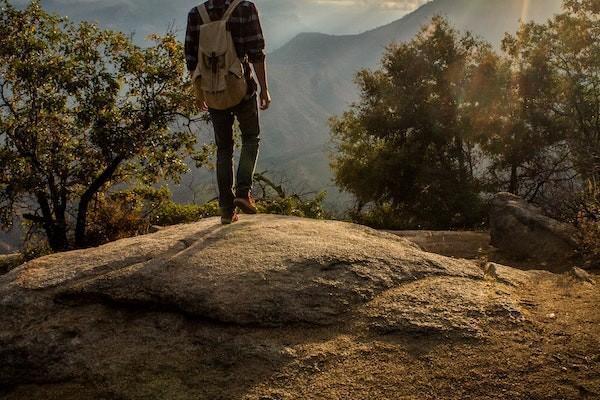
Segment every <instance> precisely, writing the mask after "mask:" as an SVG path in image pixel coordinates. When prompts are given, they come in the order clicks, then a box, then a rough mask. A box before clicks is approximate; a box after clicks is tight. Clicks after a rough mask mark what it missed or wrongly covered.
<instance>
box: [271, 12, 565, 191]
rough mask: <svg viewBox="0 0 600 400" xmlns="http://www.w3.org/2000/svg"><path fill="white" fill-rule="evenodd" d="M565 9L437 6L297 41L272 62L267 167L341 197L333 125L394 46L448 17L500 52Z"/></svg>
mask: <svg viewBox="0 0 600 400" xmlns="http://www.w3.org/2000/svg"><path fill="white" fill-rule="evenodd" d="M527 3H528V4H527ZM560 5H561V1H560V0H529V1H528V0H435V1H432V2H430V3H427V4H425V5H424V6H422V7H421V8H419V9H418V10H416V11H414V12H413V13H411V14H408V15H406V16H405V17H404V18H402V19H400V20H397V21H395V22H393V23H391V24H388V25H385V26H382V27H380V28H377V29H374V30H371V31H368V32H365V33H362V34H359V35H345V36H335V35H325V34H319V33H303V34H300V35H298V36H296V37H295V38H294V39H292V40H291V41H290V42H289V43H287V44H286V45H285V46H283V47H282V48H280V49H279V50H277V51H275V52H274V53H272V54H271V55H270V56H269V64H270V81H271V90H272V95H273V99H274V103H273V106H272V107H273V108H272V110H270V111H269V112H267V113H264V114H263V131H264V140H263V152H262V159H261V161H260V167H261V168H263V169H269V170H270V171H273V172H275V173H279V174H281V175H285V176H287V177H288V178H289V179H290V181H292V182H298V183H299V184H300V185H301V186H303V187H307V188H313V189H321V188H329V189H330V190H333V191H334V192H335V188H332V184H331V172H330V170H329V166H328V159H327V151H326V147H327V143H328V141H329V129H328V126H327V121H328V118H329V117H330V116H332V115H337V114H340V113H341V112H343V111H344V110H345V109H346V108H347V107H348V105H349V104H350V103H351V102H352V101H355V100H356V99H357V90H356V87H355V85H354V83H353V78H354V75H355V73H356V72H357V71H358V70H360V69H363V68H372V67H375V66H377V65H378V62H379V60H380V58H381V56H382V53H383V51H384V49H385V47H386V46H387V45H388V44H389V43H390V42H393V41H407V40H410V39H411V38H412V37H413V36H414V35H415V34H416V33H417V32H418V31H419V29H420V28H421V26H423V25H424V24H427V23H428V22H429V21H430V19H431V18H432V17H433V16H435V15H443V16H446V17H447V18H448V19H449V21H450V22H451V23H452V24H453V25H454V26H455V27H456V28H457V29H458V30H461V31H466V30H468V31H471V32H472V33H474V34H475V35H477V36H479V37H481V38H483V39H485V40H487V41H489V42H490V43H492V44H494V45H495V46H498V45H499V44H500V41H501V39H502V38H503V36H504V33H505V32H516V31H517V29H518V26H519V21H520V20H521V18H522V17H525V19H526V20H531V19H533V20H536V21H544V20H546V19H548V18H550V17H551V16H552V15H553V14H555V13H557V12H559V11H560ZM334 196H336V194H335V193H334Z"/></svg>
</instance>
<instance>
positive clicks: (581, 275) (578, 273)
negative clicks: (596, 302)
mask: <svg viewBox="0 0 600 400" xmlns="http://www.w3.org/2000/svg"><path fill="white" fill-rule="evenodd" d="M571 276H573V277H574V278H575V279H577V280H579V281H581V282H588V283H591V284H592V285H593V284H595V281H594V278H592V276H591V275H590V274H589V273H588V272H587V271H585V270H583V269H581V268H577V267H573V269H572V270H571Z"/></svg>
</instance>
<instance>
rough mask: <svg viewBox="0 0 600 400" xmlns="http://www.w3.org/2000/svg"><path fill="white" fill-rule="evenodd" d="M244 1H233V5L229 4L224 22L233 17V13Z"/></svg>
mask: <svg viewBox="0 0 600 400" xmlns="http://www.w3.org/2000/svg"><path fill="white" fill-rule="evenodd" d="M242 1H243V0H233V1H232V2H231V4H229V8H227V11H225V14H223V18H222V20H223V21H227V20H229V18H230V17H231V14H233V12H234V11H235V9H236V8H237V6H239V5H240V3H241V2H242Z"/></svg>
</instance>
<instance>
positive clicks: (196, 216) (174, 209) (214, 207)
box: [150, 200, 219, 226]
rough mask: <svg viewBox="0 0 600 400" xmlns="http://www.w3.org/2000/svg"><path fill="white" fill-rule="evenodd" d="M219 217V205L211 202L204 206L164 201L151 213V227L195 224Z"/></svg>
mask: <svg viewBox="0 0 600 400" xmlns="http://www.w3.org/2000/svg"><path fill="white" fill-rule="evenodd" d="M218 215H219V203H218V202H216V201H212V202H209V203H206V204H202V205H197V204H178V203H175V202H174V201H172V200H169V201H166V202H164V203H162V204H161V205H160V207H158V209H157V210H155V211H154V212H153V213H152V216H151V218H150V219H151V221H152V224H153V225H160V226H168V225H177V224H187V223H190V222H196V221H199V220H201V219H202V218H208V217H216V216H218Z"/></svg>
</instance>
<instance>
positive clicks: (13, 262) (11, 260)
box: [0, 253, 25, 275]
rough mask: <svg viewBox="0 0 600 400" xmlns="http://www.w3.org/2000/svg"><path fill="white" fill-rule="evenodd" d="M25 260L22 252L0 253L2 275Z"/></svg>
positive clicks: (0, 272) (0, 273) (0, 271)
mask: <svg viewBox="0 0 600 400" xmlns="http://www.w3.org/2000/svg"><path fill="white" fill-rule="evenodd" d="M23 262H25V258H24V257H23V255H22V254H20V253H15V254H6V255H4V254H0V275H2V274H6V273H8V272H10V271H11V270H13V269H15V268H17V267H18V266H19V265H21V264H23Z"/></svg>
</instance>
